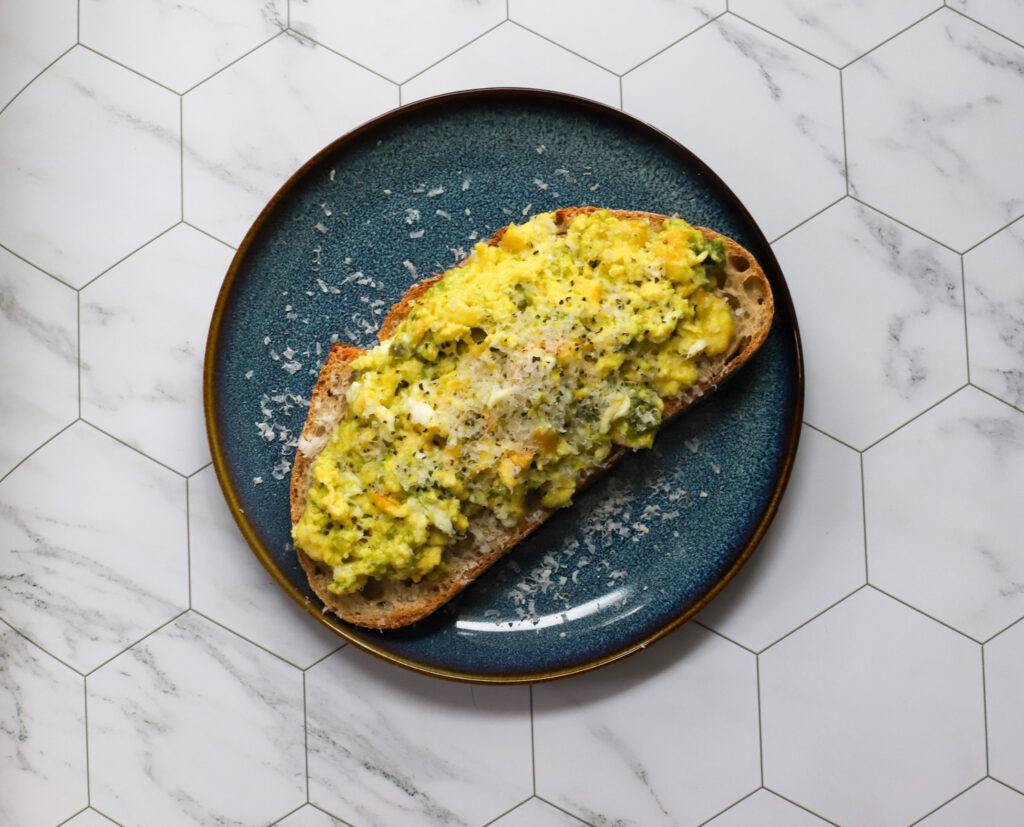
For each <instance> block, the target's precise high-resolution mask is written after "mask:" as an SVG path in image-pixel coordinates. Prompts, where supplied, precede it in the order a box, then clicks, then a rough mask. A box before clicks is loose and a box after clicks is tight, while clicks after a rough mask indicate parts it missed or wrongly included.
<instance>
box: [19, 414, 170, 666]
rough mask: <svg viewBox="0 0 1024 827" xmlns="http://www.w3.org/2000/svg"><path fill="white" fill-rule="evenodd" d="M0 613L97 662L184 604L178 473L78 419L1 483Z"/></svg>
mask: <svg viewBox="0 0 1024 827" xmlns="http://www.w3.org/2000/svg"><path fill="white" fill-rule="evenodd" d="M0 537H2V538H3V540H2V542H3V549H4V553H3V555H0V606H2V607H3V608H2V609H0V611H2V613H3V617H4V619H5V620H7V621H8V622H9V623H10V624H11V625H13V626H15V627H16V628H17V629H19V630H20V631H21V632H23V633H24V634H26V635H27V636H28V637H29V638H31V639H32V640H34V641H35V642H36V643H38V644H39V645H40V646H42V647H44V648H45V649H47V650H48V651H50V652H52V653H53V654H54V655H56V656H57V657H59V658H61V660H63V661H65V662H66V663H69V664H71V666H73V667H74V668H75V669H79V670H81V671H83V672H85V671H88V670H90V669H93V668H95V667H96V666H98V665H99V664H100V663H102V662H103V661H104V660H106V659H107V658H110V657H111V656H113V655H115V654H117V653H118V652H119V651H120V650H121V649H123V648H124V647H125V646H128V645H129V644H130V643H131V642H132V641H134V640H137V639H138V638H139V637H141V636H142V635H144V634H146V633H147V632H148V631H150V630H151V629H154V628H156V627H157V626H158V625H159V624H161V623H164V622H166V621H168V620H170V619H171V618H172V617H174V616H175V615H176V614H178V613H179V612H180V611H181V610H182V609H183V608H185V607H186V606H187V605H188V573H187V562H188V558H187V538H186V518H185V480H183V479H182V478H181V477H179V476H177V475H176V474H173V473H171V472H170V471H168V470H166V469H164V468H161V467H160V466H158V465H157V464H156V463H154V462H152V461H151V460H148V459H146V458H145V457H142V456H140V455H139V454H137V453H136V452H135V451H133V450H131V449H130V448H126V447H125V446H123V445H121V444H120V443H118V442H115V441H114V440H112V439H111V438H110V437H108V436H105V435H103V434H101V433H99V432H98V431H96V430H95V429H94V428H92V427H90V426H89V425H86V424H84V423H77V424H75V425H72V426H71V427H70V428H69V429H68V430H66V431H64V432H63V433H62V434H60V435H59V436H58V437H57V438H56V439H54V440H52V441H51V442H49V443H47V444H46V445H44V446H43V447H42V448H41V449H39V451H37V452H36V453H35V454H33V455H32V456H31V457H30V458H29V459H28V460H27V461H25V462H24V463H22V464H21V465H20V466H18V468H16V469H15V470H14V471H13V472H12V473H11V474H10V476H8V477H7V478H6V479H5V480H4V481H3V482H2V483H0Z"/></svg>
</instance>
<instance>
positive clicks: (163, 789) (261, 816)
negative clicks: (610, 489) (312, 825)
mask: <svg viewBox="0 0 1024 827" xmlns="http://www.w3.org/2000/svg"><path fill="white" fill-rule="evenodd" d="M87 690H88V704H89V779H90V793H91V796H90V801H91V802H92V803H93V804H94V805H95V806H96V807H97V809H99V810H100V811H102V812H104V813H109V814H110V815H111V816H112V817H114V818H116V819H117V820H118V821H121V822H124V823H130V824H158V823H161V821H162V820H163V819H166V818H167V815H168V814H169V813H174V814H175V823H178V824H197V825H200V824H211V823H220V824H225V823H236V824H256V823H261V824H267V823H270V822H272V821H274V820H275V819H276V818H278V817H280V816H281V815H283V814H285V813H289V812H291V811H292V810H293V809H295V808H296V807H297V806H298V805H299V804H301V803H302V802H303V801H304V800H305V793H306V783H305V755H304V740H305V735H304V731H303V720H302V674H301V673H300V672H299V670H298V669H296V668H295V667H293V666H289V665H288V664H286V663H284V662H283V661H281V660H279V659H278V658H276V657H274V656H273V655H270V654H268V653H267V652H263V651H261V650H259V649H257V648H256V647H255V646H253V645H251V644H249V643H246V642H245V641H244V640H242V639H241V638H239V637H237V636H235V635H234V634H232V633H231V632H228V631H226V630H224V629H221V628H220V627H219V626H216V625H214V624H213V623H210V621H208V620H204V619H203V618H201V617H199V616H197V615H195V614H193V613H191V612H189V613H187V614H185V615H183V616H182V617H180V618H178V619H177V620H175V621H174V622H173V623H171V624H169V625H167V626H165V627H163V628H162V629H160V630H159V631H157V632H156V633H154V634H153V635H151V636H150V637H148V638H146V639H145V640H143V641H141V642H140V643H137V644H136V645H135V646H133V647H132V648H131V649H129V650H128V651H127V652H124V653H123V654H121V655H119V656H118V657H117V658H115V659H114V660H112V661H110V662H109V663H107V664H105V665H104V666H103V667H102V668H100V669H98V670H97V671H96V672H95V673H94V674H92V675H90V676H89V678H88V680H87ZM182 756H188V759H187V760H184V761H183V760H181V759H182ZM243 791H244V794H242V793H243Z"/></svg>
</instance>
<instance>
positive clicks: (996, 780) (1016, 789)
mask: <svg viewBox="0 0 1024 827" xmlns="http://www.w3.org/2000/svg"><path fill="white" fill-rule="evenodd" d="M988 778H989V779H990V780H992V781H995V782H996V783H997V784H1000V785H1001V786H1003V787H1006V789H1008V790H1013V791H1014V792H1015V793H1020V794H1021V795H1024V789H1020V788H1018V787H1014V786H1013V784H1008V783H1007V782H1005V781H1003V780H1002V779H1000V778H996V777H995V776H994V775H990V776H988Z"/></svg>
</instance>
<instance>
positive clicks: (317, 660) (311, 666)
mask: <svg viewBox="0 0 1024 827" xmlns="http://www.w3.org/2000/svg"><path fill="white" fill-rule="evenodd" d="M346 645H347V641H342V643H341V645H340V646H338V647H337V648H336V649H332V650H331V651H330V652H328V653H327V654H326V655H324V656H323V657H320V658H317V659H316V660H315V661H313V662H312V663H311V664H310V665H309V666H307V667H306V668H305V669H303V670H302V671H303V672H308V671H309V670H310V669H312V668H313V667H314V666H317V665H318V664H321V663H323V662H324V661H325V660H327V658H329V657H330V656H331V655H333V654H336V653H337V652H340V651H341V650H342V649H344V648H345V646H346Z"/></svg>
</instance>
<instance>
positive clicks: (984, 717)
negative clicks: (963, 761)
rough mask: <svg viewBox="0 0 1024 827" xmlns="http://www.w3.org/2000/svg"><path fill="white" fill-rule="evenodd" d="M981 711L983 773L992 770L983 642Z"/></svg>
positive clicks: (983, 645)
mask: <svg viewBox="0 0 1024 827" xmlns="http://www.w3.org/2000/svg"><path fill="white" fill-rule="evenodd" d="M981 713H982V722H983V723H984V725H985V775H988V774H989V773H990V772H992V767H991V766H990V761H989V750H988V682H987V681H986V680H985V644H982V645H981Z"/></svg>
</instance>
